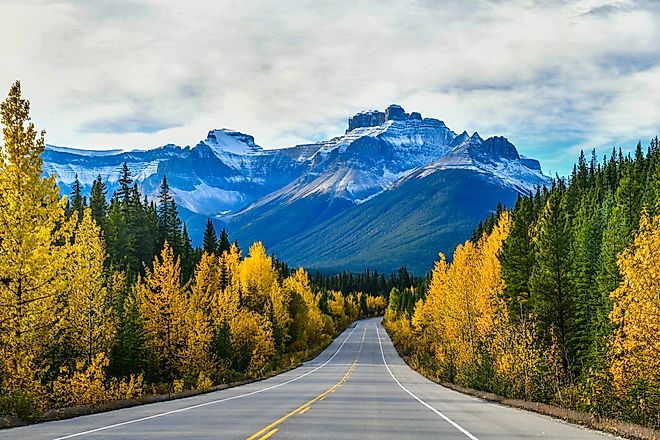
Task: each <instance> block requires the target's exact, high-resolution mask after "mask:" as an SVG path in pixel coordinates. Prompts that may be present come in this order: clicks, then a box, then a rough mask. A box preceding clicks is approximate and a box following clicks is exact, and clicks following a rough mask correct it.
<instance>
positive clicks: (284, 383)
mask: <svg viewBox="0 0 660 440" xmlns="http://www.w3.org/2000/svg"><path fill="white" fill-rule="evenodd" d="M365 327H366V326H365ZM357 328H358V326H357V324H356V325H355V327H353V330H351V332H350V333H349V334H348V336H346V338H345V339H344V341H343V342H342V343H341V345H340V346H339V348H337V350H336V351H335V352H334V354H333V355H332V356H330V358H329V359H328V360H327V361H325V362H324V363H322V364H321V365H319V366H318V367H316V368H314V369H312V370H310V371H308V372H307V373H305V374H301V375H300V376H296V377H294V378H292V379H289V380H287V381H286V382H282V383H279V384H276V385H272V386H269V387H266V388H261V389H259V390H255V391H250V392H249V393H244V394H239V395H237V396H231V397H225V398H224V399H216V400H211V401H209V402H204V403H199V404H197V405H191V406H186V407H184V408H179V409H174V410H171V411H165V412H162V413H158V414H152V415H150V416H146V417H140V418H137V419H132V420H127V421H125V422H120V423H113V424H112V425H107V426H101V427H99V428H94V429H90V430H87V431H82V432H77V433H75V434H69V435H65V436H62V437H57V438H55V439H53V440H66V439H69V438H74V437H80V436H83V435H87V434H93V433H95V432H99V431H106V430H108V429H112V428H118V427H120V426H126V425H131V424H133V423H138V422H144V421H147V420H151V419H156V418H159V417H164V416H168V415H171V414H177V413H181V412H184V411H189V410H191V409H197V408H202V407H204V406H209V405H214V404H216V403H221V402H227V401H229V400H236V399H240V398H242V397H248V396H253V395H255V394H259V393H263V392H265V391H270V390H273V389H275V388H279V387H281V386H284V385H288V384H290V383H291V382H295V381H297V380H300V379H302V378H303V377H305V376H309V375H310V374H312V373H314V372H315V371H318V370H320V369H321V368H323V367H324V366H326V365H327V364H328V363H329V362H330V361H332V360H333V359H334V358H335V356H337V354H338V353H339V351H340V350H341V349H342V348H343V347H344V344H346V342H347V341H348V339H349V338H350V337H351V336H352V335H353V333H354V332H355V330H356V329H357ZM365 331H366V328H365ZM362 340H363V341H364V336H363V337H362Z"/></svg>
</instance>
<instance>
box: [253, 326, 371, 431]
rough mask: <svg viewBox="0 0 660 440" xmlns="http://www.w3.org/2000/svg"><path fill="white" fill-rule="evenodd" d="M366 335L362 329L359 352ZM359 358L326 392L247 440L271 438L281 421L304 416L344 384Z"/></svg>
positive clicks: (365, 329) (365, 330)
mask: <svg viewBox="0 0 660 440" xmlns="http://www.w3.org/2000/svg"><path fill="white" fill-rule="evenodd" d="M366 334H367V326H365V327H364V333H362V341H361V342H360V351H361V350H362V344H364V337H365V335H366ZM359 356H360V352H358V355H357V357H356V359H355V360H354V361H353V363H352V364H351V367H350V368H349V369H348V371H347V372H346V374H344V377H342V378H341V380H340V381H339V382H337V383H336V384H334V385H333V386H331V387H330V388H328V389H327V390H325V391H324V392H322V393H321V394H319V395H318V396H316V397H315V398H313V399H312V400H310V401H308V402H305V403H303V404H302V405H300V406H299V407H298V408H296V409H294V410H293V411H291V412H290V413H288V414H287V415H285V416H282V417H280V418H279V419H277V420H275V421H274V422H273V423H271V424H270V425H268V426H266V427H265V428H262V429H260V430H259V431H257V432H256V433H254V434H252V435H251V436H250V437H248V438H247V440H255V439H257V438H258V439H259V440H266V439H267V438H270V437H272V436H273V435H275V434H276V433H277V431H279V429H273V428H275V427H276V426H277V425H279V424H280V423H282V422H283V421H285V420H286V419H288V418H289V417H292V416H294V415H296V414H304V413H305V412H307V411H308V410H309V408H310V407H311V406H312V405H313V404H314V403H315V402H318V401H321V400H323V399H325V398H326V396H327V395H328V394H330V393H333V392H334V391H335V390H336V389H337V388H339V387H341V386H342V385H343V384H344V382H346V381H347V380H348V376H350V375H351V373H352V372H353V370H354V369H355V366H356V365H357V361H358V360H357V358H358V357H359Z"/></svg>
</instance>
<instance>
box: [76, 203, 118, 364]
mask: <svg viewBox="0 0 660 440" xmlns="http://www.w3.org/2000/svg"><path fill="white" fill-rule="evenodd" d="M74 215H76V214H74ZM105 258H106V253H105V243H104V241H103V238H102V237H101V228H100V227H99V226H98V225H97V224H96V222H95V221H94V219H93V218H92V212H91V210H90V209H89V208H86V209H85V210H84V212H83V215H82V220H81V221H80V222H78V225H77V226H76V230H75V233H74V244H73V246H72V252H71V257H70V260H69V274H70V278H69V296H68V307H67V312H68V313H67V321H68V322H67V327H68V331H69V332H70V341H71V343H72V344H74V347H75V349H74V351H75V353H76V354H77V356H79V359H80V360H82V361H84V363H85V365H87V366H88V365H90V364H91V363H92V359H94V358H95V357H96V355H97V354H99V353H103V354H104V355H107V354H108V353H109V351H110V348H111V345H112V342H113V339H114V336H115V326H114V324H115V323H114V322H113V314H112V309H111V307H110V304H109V302H110V301H109V297H108V291H107V289H106V286H105V285H104V279H105V269H104V266H103V265H104V262H105ZM99 362H100V361H99Z"/></svg>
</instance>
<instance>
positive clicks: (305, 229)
mask: <svg viewBox="0 0 660 440" xmlns="http://www.w3.org/2000/svg"><path fill="white" fill-rule="evenodd" d="M44 161H45V163H44V172H45V173H46V174H51V173H55V174H57V176H58V180H59V182H60V185H61V186H62V188H63V192H68V191H69V190H70V186H71V183H72V182H73V181H74V179H75V176H76V175H78V178H79V180H80V181H81V183H82V186H83V190H89V188H90V187H91V183H92V181H93V180H94V179H95V178H96V177H97V176H98V175H101V176H102V177H103V178H104V179H105V180H106V181H107V183H108V185H109V190H110V192H112V191H113V190H114V189H115V188H116V186H117V180H118V178H119V173H120V169H121V164H122V163H123V162H124V161H126V162H127V163H128V165H129V168H130V169H131V171H132V172H133V175H134V178H135V180H136V181H137V182H138V183H139V185H140V186H141V188H142V190H143V191H144V192H145V193H146V194H147V195H148V196H149V197H151V198H154V197H155V196H156V194H157V191H158V185H159V184H160V181H161V180H162V178H163V176H165V175H167V178H168V182H169V184H170V186H171V188H172V191H173V192H174V195H175V199H176V201H177V203H178V204H179V205H180V206H181V207H182V211H183V212H184V213H185V220H186V221H187V222H188V226H189V229H190V231H191V234H193V238H194V240H195V241H198V240H200V239H201V231H198V228H200V227H201V225H203V223H204V221H205V220H206V217H212V218H213V219H214V221H216V222H218V224H222V225H224V226H227V227H228V228H229V230H230V233H231V235H232V236H234V237H237V238H238V240H239V241H240V242H242V243H251V242H253V241H256V240H261V241H263V242H264V244H265V245H266V246H267V247H268V248H269V249H271V250H272V251H274V252H275V253H276V254H277V255H278V257H280V258H283V259H284V260H286V261H288V262H290V263H291V264H294V265H298V264H303V265H305V266H306V267H308V268H312V269H314V268H318V269H322V270H324V271H328V272H330V271H337V270H342V269H345V268H346V269H351V270H361V269H363V268H364V267H366V266H369V267H372V268H376V269H378V270H384V271H390V270H394V269H396V268H398V267H399V266H401V265H403V264H408V265H409V266H410V267H411V269H412V270H413V271H414V272H416V273H421V272H424V271H426V270H428V269H429V268H430V267H431V265H432V262H433V261H434V260H435V258H436V256H437V252H438V251H440V250H442V251H448V250H450V249H452V248H453V247H454V246H455V245H456V244H457V243H458V242H460V241H463V240H465V239H466V238H468V237H469V235H470V233H471V231H472V229H473V227H474V226H475V225H476V224H477V223H478V222H479V221H480V220H481V219H483V218H484V217H485V216H486V215H487V214H488V213H489V212H490V211H491V210H492V209H494V207H495V205H496V204H497V202H503V203H505V204H509V205H510V204H512V203H513V201H515V198H516V197H517V195H518V194H520V193H527V192H529V191H530V190H533V189H534V188H535V186H536V185H539V184H541V185H543V184H546V183H547V181H548V180H547V178H546V177H545V176H544V175H543V174H542V172H541V168H540V165H539V163H538V161H536V160H534V159H529V158H526V157H524V156H520V155H519V153H518V151H517V149H516V147H515V146H514V145H513V144H511V143H510V142H509V141H508V140H507V139H506V138H504V137H491V138H488V139H485V140H484V139H482V138H481V137H480V136H479V135H478V134H477V133H474V134H472V135H468V134H467V132H463V133H461V134H456V133H455V132H453V131H452V130H450V129H449V128H448V127H447V126H446V125H445V123H444V122H442V121H440V120H438V119H433V118H423V117H422V116H421V115H420V114H419V113H417V112H412V113H410V114H409V113H406V112H405V110H404V109H403V108H402V107H401V106H398V105H391V106H389V107H388V108H387V109H386V110H385V111H378V110H372V111H368V112H362V113H358V114H356V115H354V116H352V117H351V118H349V119H348V128H347V130H346V132H345V133H344V134H343V135H341V136H337V137H335V138H333V139H330V140H327V141H322V142H317V143H313V144H304V145H297V146H294V147H290V148H283V149H265V148H262V147H260V146H259V145H257V144H256V143H255V140H254V138H253V137H252V136H250V135H247V134H244V133H240V132H238V131H235V130H230V129H216V130H211V131H210V132H209V133H208V135H207V136H206V138H205V139H204V140H202V141H200V142H199V143H198V144H197V145H195V146H194V147H179V146H175V145H166V146H163V147H160V148H156V149H152V150H147V151H140V150H134V151H120V150H113V151H89V150H76V149H69V148H63V147H55V146H50V145H49V146H47V148H46V152H45V153H44Z"/></svg>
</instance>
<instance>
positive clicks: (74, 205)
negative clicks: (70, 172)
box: [71, 174, 84, 220]
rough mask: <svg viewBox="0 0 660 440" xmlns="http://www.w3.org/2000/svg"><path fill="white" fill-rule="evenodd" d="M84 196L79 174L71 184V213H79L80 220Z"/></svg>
mask: <svg viewBox="0 0 660 440" xmlns="http://www.w3.org/2000/svg"><path fill="white" fill-rule="evenodd" d="M83 207H84V203H83V196H82V192H81V190H80V180H78V174H76V178H75V180H74V181H73V184H72V185H71V213H74V212H77V213H78V220H80V218H81V217H82V213H83Z"/></svg>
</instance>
